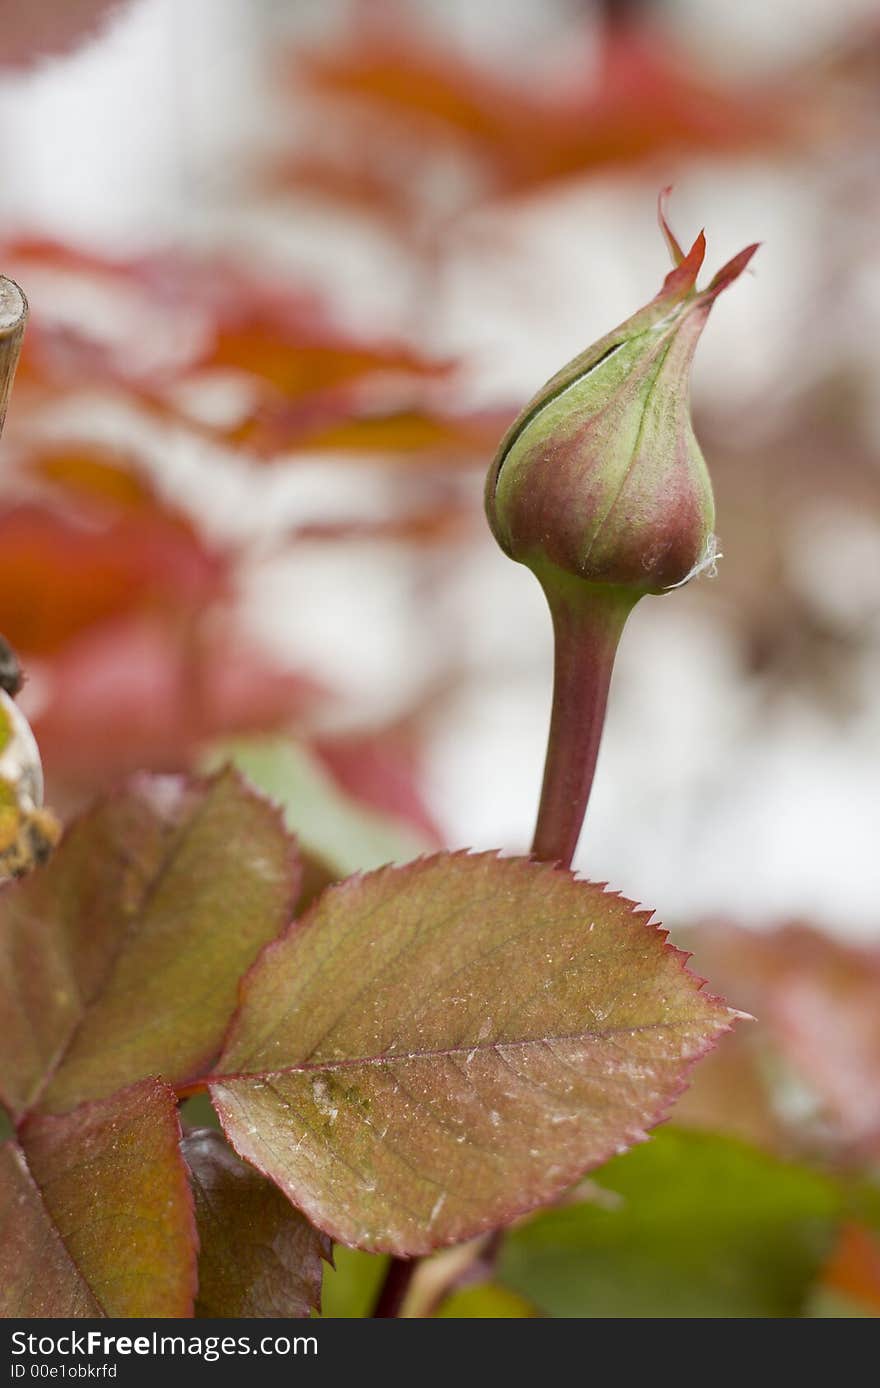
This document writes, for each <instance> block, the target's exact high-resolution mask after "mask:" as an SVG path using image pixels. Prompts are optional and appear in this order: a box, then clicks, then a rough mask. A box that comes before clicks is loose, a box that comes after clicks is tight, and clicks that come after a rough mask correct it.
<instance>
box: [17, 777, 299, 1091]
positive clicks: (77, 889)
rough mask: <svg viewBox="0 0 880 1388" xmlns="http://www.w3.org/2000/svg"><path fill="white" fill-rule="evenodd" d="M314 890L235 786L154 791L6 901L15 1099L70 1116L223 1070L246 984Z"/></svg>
mask: <svg viewBox="0 0 880 1388" xmlns="http://www.w3.org/2000/svg"><path fill="white" fill-rule="evenodd" d="M298 886H299V872H298V868H297V867H296V864H295V860H294V856H293V846H292V842H291V840H290V839H289V838H288V837H287V835H286V833H285V831H284V829H283V827H282V825H281V823H280V821H279V817H278V814H277V812H276V811H275V810H274V809H273V808H272V807H271V806H270V805H268V804H267V803H266V802H265V801H263V800H261V799H259V798H258V797H257V796H256V795H255V794H254V793H253V792H252V791H250V790H248V789H247V788H246V787H245V786H244V785H243V783H242V782H241V781H240V780H239V778H238V777H237V775H236V774H235V773H234V772H230V771H227V772H224V773H222V774H221V775H219V776H217V777H216V778H215V779H213V780H211V781H207V782H200V783H198V782H197V783H188V782H186V781H184V780H182V779H178V778H171V777H142V778H139V779H138V780H137V781H135V782H134V783H133V785H132V786H131V787H130V788H129V789H127V790H126V791H125V792H124V793H123V794H121V795H119V796H117V797H115V798H111V799H109V800H106V801H104V802H103V803H102V804H100V805H99V806H98V807H97V808H96V809H95V810H93V811H92V812H91V813H90V814H87V815H85V816H84V817H83V818H82V819H80V820H79V821H78V822H77V823H76V824H75V825H74V826H73V827H72V828H71V829H70V831H69V832H68V834H67V835H66V836H65V838H64V840H63V842H62V844H61V846H60V847H59V848H58V850H57V851H56V853H55V856H54V857H53V858H52V860H51V862H50V863H49V864H48V866H47V867H45V868H43V869H41V870H39V871H37V872H34V873H32V874H31V876H29V877H27V878H25V879H24V880H23V881H21V882H18V883H11V884H8V885H5V886H4V887H3V888H2V889H0V1014H2V1017H3V1026H2V1029H0V1097H2V1099H3V1100H4V1102H5V1103H6V1104H7V1106H8V1108H9V1109H10V1110H11V1111H12V1112H13V1114H14V1115H21V1114H22V1113H24V1112H26V1111H27V1110H30V1109H33V1108H36V1109H38V1110H39V1111H41V1112H53V1113H58V1112H64V1111H66V1110H68V1109H70V1108H73V1107H74V1106H75V1105H76V1104H78V1103H80V1102H82V1101H83V1100H86V1099H97V1098H102V1097H104V1096H105V1095H108V1094H112V1093H114V1092H115V1091H116V1090H117V1089H120V1088H121V1087H122V1086H123V1085H126V1084H130V1083H132V1082H133V1081H135V1080H138V1079H142V1078H143V1077H145V1076H147V1075H157V1074H158V1075H162V1076H163V1077H164V1078H166V1079H167V1080H168V1081H169V1083H171V1084H174V1085H178V1084H180V1083H182V1082H184V1081H186V1080H187V1079H189V1078H191V1077H193V1076H195V1075H198V1074H199V1073H200V1072H202V1071H204V1069H205V1068H206V1067H207V1066H209V1065H210V1064H211V1063H212V1061H213V1059H214V1057H215V1056H216V1055H217V1053H218V1051H219V1049H220V1045H221V1041H222V1037H223V1034H224V1032H225V1030H226V1027H227V1024H228V1022H229V1019H230V1017H231V1015H232V1013H233V1011H234V1008H235V1005H236V1000H237V995H238V980H239V978H240V976H241V974H242V973H243V972H244V971H245V970H246V969H247V968H248V966H249V965H250V964H251V963H252V961H253V960H254V958H255V957H256V955H257V953H258V952H259V950H260V948H261V947H262V946H263V945H264V944H266V942H267V941H268V940H271V939H273V938H274V937H275V936H276V935H277V934H278V933H279V931H280V930H281V929H282V928H283V927H284V926H285V925H286V924H287V922H288V921H289V920H290V917H291V914H292V903H293V901H294V900H295V898H296V895H297V891H298Z"/></svg>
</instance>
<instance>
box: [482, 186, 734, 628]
mask: <svg viewBox="0 0 880 1388" xmlns="http://www.w3.org/2000/svg"><path fill="white" fill-rule="evenodd" d="M661 225H662V227H663V230H664V233H665V234H666V237H667V240H668V243H669V245H670V249H671V250H672V253H673V257H674V259H675V260H676V262H677V264H676V268H675V269H674V270H672V271H671V273H670V274H669V275H668V276H667V278H666V281H665V283H664V285H663V288H662V289H661V291H660V293H659V294H658V295H657V297H656V298H655V299H653V300H652V301H651V303H649V304H648V305H647V306H646V307H645V308H643V309H641V310H640V311H639V312H638V313H636V314H634V315H633V317H632V318H628V319H627V320H626V322H624V323H621V325H620V326H619V327H618V328H615V329H614V331H613V332H611V333H609V334H608V335H607V337H604V338H601V339H600V341H599V342H597V343H595V345H594V346H592V347H589V348H588V349H587V350H586V351H585V352H582V353H581V355H580V356H578V357H575V359H574V361H572V362H570V363H569V364H568V366H566V367H564V368H563V370H562V371H560V372H559V373H558V374H557V375H556V376H554V377H553V378H552V379H551V380H550V381H548V382H547V384H546V385H545V386H544V388H543V389H542V390H541V391H539V392H538V394H537V395H536V396H535V398H534V399H533V400H532V401H531V403H530V404H529V405H527V406H526V408H525V409H524V410H523V412H522V414H520V416H519V418H518V419H517V420H516V421H515V422H514V424H513V425H512V426H511V428H510V429H509V430H508V432H507V435H506V436H505V438H504V439H503V440H502V443H501V447H500V449H499V451H498V454H497V457H496V459H495V462H494V463H493V465H492V467H491V469H490V471H489V476H488V479H487V486H486V510H487V514H488V517H489V524H490V526H491V528H492V532H493V534H494V535H495V538H496V539H497V541H498V543H499V544H500V545H501V548H502V549H503V550H504V551H505V553H507V554H508V555H510V557H511V558H512V559H516V560H517V561H518V562H520V563H522V564H526V565H528V567H529V568H531V569H533V570H534V571H535V573H536V574H537V575H538V577H539V578H540V579H541V582H542V583H543V584H544V586H545V588H546V587H547V586H548V584H551V585H552V583H553V582H554V578H553V575H554V574H558V571H560V570H561V571H562V573H563V574H567V575H569V576H570V577H574V578H579V579H585V580H587V581H588V582H590V583H601V584H611V585H614V586H616V587H618V588H621V589H624V590H626V593H627V596H628V597H629V599H630V600H631V601H635V600H636V599H637V598H638V597H640V596H641V595H642V594H643V593H660V592H663V591H664V590H665V589H668V588H673V587H675V586H677V585H678V584H680V583H683V582H685V581H686V580H687V579H688V578H690V577H692V576H693V575H694V574H695V573H698V572H700V571H701V570H702V569H704V568H706V567H708V566H709V565H710V564H711V563H712V561H713V560H714V558H715V536H714V534H713V525H714V519H715V508H714V502H713V498H712V484H711V482H710V480H709V474H708V471H707V469H706V464H705V462H704V460H703V455H702V453H701V452H700V448H699V445H698V443H697V441H696V438H695V437H694V432H693V429H692V427H691V422H690V407H689V400H688V378H689V373H690V366H691V361H692V359H693V355H694V350H695V348H696V345H697V341H698V339H699V337H700V333H701V332H702V329H703V325H704V323H705V322H706V319H707V317H708V315H709V310H710V309H711V307H712V304H713V303H714V301H715V299H716V298H717V297H718V295H719V294H720V293H721V291H722V290H723V289H725V288H726V287H727V285H729V284H731V283H732V282H733V280H735V279H736V278H737V276H738V275H740V274H741V273H742V271H743V270H744V269H745V266H746V265H747V264H748V262H749V260H750V259H751V257H752V255H753V254H754V252H755V250H756V249H757V248H756V247H755V246H749V247H748V248H747V249H746V250H744V251H742V252H741V253H740V254H739V255H738V256H736V257H735V258H734V259H733V260H731V261H730V262H729V263H728V264H727V265H725V267H724V268H723V269H722V270H721V271H719V273H718V274H717V275H716V276H715V278H714V279H713V280H712V282H711V284H710V285H709V286H708V287H707V288H706V289H703V290H698V289H697V287H696V280H697V275H698V274H699V271H700V268H701V266H702V263H703V257H704V255H705V251H706V242H705V237H704V236H703V234H702V232H701V233H700V235H699V236H698V237H697V239H696V241H695V242H694V244H693V246H692V247H691V249H690V252H689V253H688V255H687V256H684V255H682V253H681V250H680V248H679V246H678V243H677V242H676V241H675V238H674V237H673V236H672V233H671V232H670V231H669V228H668V226H667V224H666V220H665V217H664V216H663V211H662V204H661Z"/></svg>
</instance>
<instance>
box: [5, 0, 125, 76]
mask: <svg viewBox="0 0 880 1388" xmlns="http://www.w3.org/2000/svg"><path fill="white" fill-rule="evenodd" d="M130 3H131V0H38V2H37V3H35V0H5V3H4V5H3V22H2V24H0V68H5V67H30V66H32V64H34V63H36V62H38V61H39V59H40V58H46V57H50V56H53V55H56V54H59V53H66V52H68V51H69V50H70V49H72V48H76V47H77V45H78V44H81V43H84V42H85V41H86V40H87V39H89V38H92V37H93V36H94V35H95V34H96V33H97V32H98V31H99V30H100V29H101V28H103V27H104V26H105V25H106V23H107V21H108V20H109V19H110V18H111V16H112V15H113V13H114V11H116V10H120V9H122V7H123V5H124V4H130Z"/></svg>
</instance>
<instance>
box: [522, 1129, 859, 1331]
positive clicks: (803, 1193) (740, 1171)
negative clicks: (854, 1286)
mask: <svg viewBox="0 0 880 1388" xmlns="http://www.w3.org/2000/svg"><path fill="white" fill-rule="evenodd" d="M594 1181H595V1182H596V1185H597V1187H598V1189H597V1191H596V1194H595V1197H594V1198H593V1199H592V1200H590V1201H589V1202H586V1203H582V1204H576V1205H564V1206H560V1207H559V1208H558V1209H554V1210H550V1211H548V1212H547V1213H546V1214H542V1215H539V1216H538V1217H537V1218H536V1219H534V1220H532V1221H530V1222H529V1223H528V1224H526V1225H524V1226H523V1227H522V1228H520V1229H517V1230H515V1231H514V1232H513V1233H512V1234H509V1235H508V1237H507V1238H506V1240H505V1244H504V1249H503V1252H502V1258H501V1263H500V1267H499V1277H500V1280H501V1281H502V1282H503V1283H504V1284H505V1285H506V1286H508V1287H510V1288H511V1289H512V1290H514V1291H517V1292H519V1293H520V1295H522V1296H524V1297H526V1298H527V1299H529V1300H530V1301H532V1302H533V1303H534V1304H535V1305H536V1306H538V1307H539V1308H540V1309H541V1310H542V1311H544V1312H545V1313H547V1314H549V1315H553V1316H562V1317H569V1318H570V1317H574V1318H611V1317H637V1318H638V1317H667V1316H668V1317H684V1318H688V1317H725V1318H729V1317H767V1316H787V1317H791V1316H798V1315H800V1314H802V1311H803V1307H804V1303H805V1298H806V1297H807V1294H808V1292H809V1288H810V1286H811V1283H812V1282H813V1279H814V1277H815V1276H816V1274H817V1272H818V1271H819V1268H820V1266H821V1265H822V1262H823V1260H824V1258H825V1256H826V1255H827V1252H828V1250H829V1248H830V1246H831V1243H832V1240H833V1238H834V1233H835V1228H836V1223H837V1220H838V1219H839V1218H840V1216H841V1212H842V1209H843V1204H844V1197H843V1193H842V1191H841V1190H840V1189H839V1188H838V1187H837V1186H836V1184H835V1183H834V1181H832V1180H831V1179H830V1178H828V1177H825V1176H823V1175H821V1174H819V1173H817V1172H815V1171H812V1170H810V1169H809V1168H807V1167H803V1166H797V1165H794V1164H792V1163H788V1162H783V1161H779V1160H777V1159H775V1158H773V1157H770V1156H767V1155H765V1154H764V1153H761V1152H759V1151H757V1150H756V1149H754V1148H751V1147H747V1146H746V1145H745V1144H743V1143H740V1142H738V1141H737V1140H736V1139H729V1138H720V1137H712V1136H709V1135H707V1134H704V1133H694V1132H683V1131H676V1130H674V1129H664V1130H663V1131H661V1132H659V1133H656V1134H655V1135H654V1137H653V1138H652V1139H651V1141H650V1142H649V1143H648V1144H647V1145H646V1146H643V1147H638V1148H636V1149H635V1150H634V1151H632V1152H629V1153H627V1154H626V1156H622V1157H618V1158H616V1159H615V1160H614V1161H611V1162H609V1163H608V1165H607V1166H605V1167H603V1168H602V1170H601V1171H599V1172H597V1173H596V1175H595V1177H594Z"/></svg>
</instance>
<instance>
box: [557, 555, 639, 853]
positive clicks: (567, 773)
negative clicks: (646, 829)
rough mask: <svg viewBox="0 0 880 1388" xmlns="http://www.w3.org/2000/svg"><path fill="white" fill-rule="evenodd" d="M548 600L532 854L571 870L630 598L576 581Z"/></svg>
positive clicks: (561, 585) (562, 585)
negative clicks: (547, 683) (549, 676)
mask: <svg viewBox="0 0 880 1388" xmlns="http://www.w3.org/2000/svg"><path fill="white" fill-rule="evenodd" d="M563 577H564V576H562V575H560V579H562V578H563ZM548 600H549V606H550V615H551V617H552V620H553V638H554V670H553V709H552V714H551V718H550V735H549V738H548V741H547V757H546V761H545V763H544V783H543V786H542V789H541V802H540V806H539V808H538V818H537V823H536V825H535V836H534V839H533V841H532V854H533V856H534V857H535V858H537V859H538V860H539V861H542V862H551V863H552V862H558V863H562V864H563V865H564V866H565V867H570V866H571V861H572V858H573V857H574V854H575V849H576V848H577V844H578V838H579V837H580V832H581V825H582V824H583V820H584V815H585V813H586V809H587V802H588V800H589V798H590V791H591V789H592V786H593V777H594V775H595V771H596V761H597V758H598V755H599V743H600V741H601V738H602V729H603V726H604V723H605V709H606V705H607V702H608V690H609V686H610V684H611V672H612V669H613V668H614V657H615V655H616V653H617V646H618V642H619V641H620V637H621V634H622V632H623V627H624V623H625V622H626V619H627V617H628V616H629V614H630V612H631V611H632V608H633V606H634V603H635V598H633V597H631V596H630V595H629V594H627V593H626V592H625V591H622V590H621V591H618V590H615V589H611V590H609V591H608V592H607V593H601V592H596V591H594V589H593V587H592V585H589V584H582V583H579V582H578V581H577V580H574V581H572V582H569V583H564V582H557V584H556V585H555V587H554V589H553V591H552V593H551V592H550V591H549V590H548Z"/></svg>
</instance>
